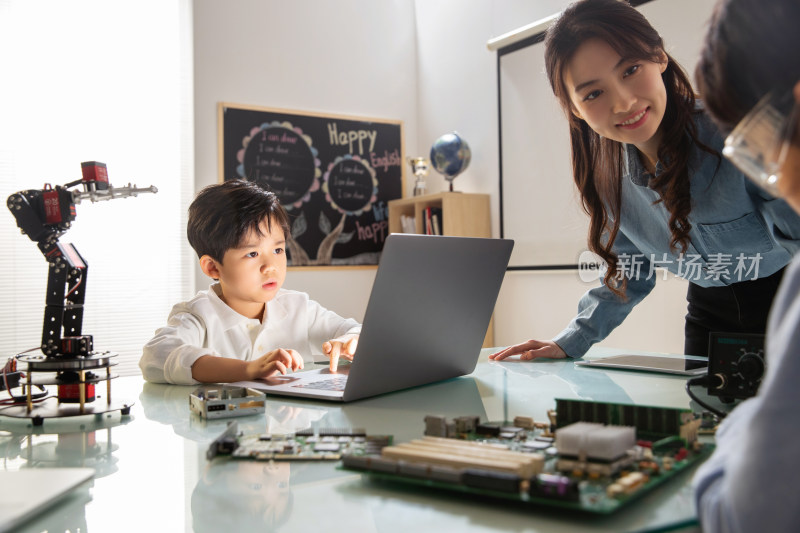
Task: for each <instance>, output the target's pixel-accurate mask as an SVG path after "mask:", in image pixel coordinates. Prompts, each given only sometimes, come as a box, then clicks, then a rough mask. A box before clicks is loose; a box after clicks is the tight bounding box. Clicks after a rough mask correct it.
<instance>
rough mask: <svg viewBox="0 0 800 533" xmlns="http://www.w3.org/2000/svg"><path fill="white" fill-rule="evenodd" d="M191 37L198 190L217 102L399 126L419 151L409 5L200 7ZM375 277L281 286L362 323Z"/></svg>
mask: <svg viewBox="0 0 800 533" xmlns="http://www.w3.org/2000/svg"><path fill="white" fill-rule="evenodd" d="M194 31H195V35H194V38H195V44H194V52H195V139H196V159H195V161H196V165H195V168H196V185H197V189H198V190H199V189H201V188H202V187H204V186H206V185H209V184H211V183H215V182H216V181H218V176H217V144H216V143H217V123H216V122H217V121H216V109H217V108H216V105H217V103H218V102H222V101H225V102H234V103H241V104H252V105H259V106H268V107H277V108H285V109H297V110H305V111H318V112H322V113H335V114H347V115H354V116H362V117H377V118H387V119H394V120H402V121H403V123H404V131H405V142H406V146H408V147H415V146H416V145H417V134H416V132H417V118H416V113H417V65H416V57H417V55H416V34H415V27H414V4H413V2H412V1H410V0H389V1H386V0H384V1H381V2H374V1H372V0H340V1H337V2H318V1H313V0H294V1H292V2H281V1H275V0H267V1H265V0H232V1H228V2H218V1H215V0H196V1H195V2H194ZM406 186H407V187H409V184H408V183H407V184H406ZM409 191H410V190H409ZM409 193H410V192H409ZM198 272H199V270H198ZM197 278H198V288H205V286H207V285H208V282H209V280H208V278H206V277H205V276H204V275H203V274H202V273H199V274H198V276H197ZM374 278H375V269H337V270H312V271H307V270H306V271H298V270H292V271H290V272H289V275H288V276H287V280H286V284H285V287H287V288H290V289H296V290H302V291H306V292H308V293H309V294H311V295H312V297H313V298H314V299H316V300H317V301H319V302H320V303H321V304H322V305H324V306H326V307H329V308H331V309H334V310H336V311H337V312H338V313H340V314H341V315H344V316H352V317H355V318H356V319H358V320H361V319H363V316H364V311H365V309H366V303H367V299H368V297H369V291H370V289H371V287H372V282H373V280H374Z"/></svg>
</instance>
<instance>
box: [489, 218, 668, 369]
mask: <svg viewBox="0 0 800 533" xmlns="http://www.w3.org/2000/svg"><path fill="white" fill-rule="evenodd" d="M614 251H615V253H616V254H617V255H618V256H627V257H636V261H637V262H638V264H639V265H640V268H639V275H638V276H637V275H634V276H633V277H631V278H630V279H628V286H627V289H626V291H625V296H626V298H620V297H619V296H617V295H616V294H614V293H613V292H612V291H611V289H609V288H608V287H607V286H606V285H605V284H602V285H600V286H599V287H595V288H593V289H590V290H589V291H587V292H586V293H585V294H584V295H583V296H582V297H581V299H580V301H579V302H578V315H577V316H576V317H575V318H573V319H572V321H571V322H570V323H569V325H568V326H567V327H566V328H564V330H563V331H561V333H559V334H558V335H556V336H555V337H554V338H553V339H552V340H550V341H540V340H533V339H531V340H529V341H527V342H523V343H520V344H517V345H515V346H511V347H509V348H506V349H505V350H502V351H500V352H497V353H494V354H492V355H490V356H489V358H490V359H494V360H502V359H505V358H506V357H510V356H512V355H521V357H520V358H521V359H535V358H540V357H546V358H563V357H565V356H569V357H576V358H577V357H583V355H584V354H585V353H586V352H587V351H589V348H591V347H592V345H593V344H595V343H597V342H600V341H601V340H603V339H605V338H606V337H607V336H608V335H609V334H610V333H611V332H612V331H613V330H614V328H616V327H617V326H619V325H620V324H621V323H622V322H623V321H624V320H625V318H626V317H627V316H628V314H630V312H631V310H632V309H633V307H634V306H635V305H636V304H638V303H639V302H641V301H642V300H643V299H644V298H645V297H646V296H647V295H648V294H650V291H652V290H653V287H654V286H655V283H656V280H655V274H654V275H653V276H651V277H650V279H647V277H648V274H649V273H650V261H649V259H648V258H646V257H645V256H644V254H642V253H641V252H640V251H639V249H638V248H636V246H634V245H633V243H632V242H631V241H630V240H629V239H628V238H627V237H626V236H625V234H623V233H622V231H620V232H619V233H617V238H616V240H615V241H614ZM576 275H577V274H576Z"/></svg>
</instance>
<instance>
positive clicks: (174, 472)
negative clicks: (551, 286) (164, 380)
mask: <svg viewBox="0 0 800 533" xmlns="http://www.w3.org/2000/svg"><path fill="white" fill-rule="evenodd" d="M492 351H493V350H491V349H489V350H484V351H483V352H482V353H481V358H480V360H479V363H478V365H477V367H476V369H475V371H474V372H473V373H472V374H470V375H467V376H463V377H460V378H456V379H451V380H448V381H445V382H441V383H436V384H432V385H427V386H423V387H417V388H414V389H410V390H406V391H401V392H396V393H391V394H386V395H383V396H378V397H374V398H369V399H365V400H360V401H357V402H353V403H348V404H339V403H326V402H320V401H314V400H300V399H292V400H288V399H286V398H279V397H274V398H271V397H268V400H267V407H266V413H264V414H260V415H251V416H245V417H238V418H230V419H218V420H211V421H207V420H204V419H202V418H200V417H198V416H197V415H195V414H192V413H191V412H190V410H189V399H188V398H189V394H190V393H191V392H192V391H194V390H195V388H196V387H184V386H176V385H158V384H152V383H145V382H144V381H143V380H142V379H141V378H140V377H125V378H119V379H117V380H114V396H115V398H116V399H125V398H127V399H128V400H130V401H132V402H134V403H133V406H132V408H131V415H130V416H127V417H122V416H120V415H119V413H118V412H117V413H110V414H105V415H102V416H89V417H74V418H63V419H56V420H48V421H46V422H45V424H44V425H43V426H36V427H34V426H32V425H31V424H30V423H29V422H27V421H25V420H18V419H8V418H7V417H2V416H0V449H2V450H3V458H2V460H3V466H2V468H3V469H5V470H19V469H25V468H44V467H64V466H89V467H91V468H94V469H95V471H96V474H95V479H94V482H93V485H92V486H91V487H90V488H89V489H88V490H84V491H76V492H75V494H73V495H72V496H71V497H70V498H69V499H67V500H66V501H64V502H62V503H61V504H59V505H57V506H55V507H53V508H51V509H50V510H49V511H47V512H45V513H43V514H42V515H41V516H40V517H39V518H37V519H36V520H34V521H32V522H31V523H29V524H28V525H27V526H26V527H24V528H23V529H22V531H42V530H48V531H67V530H68V531H72V532H75V531H81V532H83V531H198V532H200V531H217V532H218V531H225V530H230V531H237V530H238V531H245V530H246V528H252V529H254V530H273V529H274V530H279V531H304V532H307V531H309V530H313V529H317V530H322V531H353V532H362V531H380V532H395V531H397V532H401V531H402V532H403V533H406V532H407V531H409V530H411V531H434V530H439V531H455V530H457V531H466V532H473V531H481V532H485V531H500V530H503V531H509V530H513V531H525V532H545V531H553V532H561V531H564V532H566V531H570V532H572V531H577V530H580V531H614V532H620V531H647V530H650V531H667V530H675V529H678V528H683V529H688V530H692V529H694V528H695V527H696V523H695V521H694V516H695V515H694V510H693V507H692V500H691V490H690V487H689V482H690V479H691V474H690V473H688V472H687V473H684V474H681V475H680V476H678V477H677V479H673V480H671V481H670V482H668V483H666V484H665V485H664V486H662V487H659V488H658V489H657V490H656V491H654V492H653V493H652V494H648V495H646V496H645V497H643V498H642V499H641V500H640V501H638V502H637V503H635V504H634V505H632V506H630V507H629V508H627V509H623V510H621V511H619V512H618V513H617V514H614V515H612V516H607V517H603V516H601V517H598V516H593V515H587V516H583V515H579V514H575V513H571V512H565V511H563V510H561V511H559V510H553V509H548V508H542V507H530V506H523V505H519V504H515V503H514V502H504V501H497V500H489V499H485V498H477V497H474V496H471V495H461V494H450V493H441V492H434V491H431V490H419V489H417V488H415V487H413V486H397V485H395V484H389V483H380V482H377V481H371V480H370V479H368V478H367V477H365V476H362V475H360V474H358V473H353V472H350V471H344V470H340V469H338V468H337V463H336V462H291V463H289V462H257V461H234V460H226V459H217V460H215V461H213V462H209V461H207V460H206V451H207V450H208V448H209V445H210V444H211V442H212V441H213V440H214V439H216V438H217V437H218V436H219V435H220V434H221V433H222V432H223V431H224V430H225V429H226V427H227V423H228V422H229V421H230V420H235V421H236V422H237V424H238V426H239V430H240V431H241V432H243V433H244V434H261V433H273V434H275V433H293V432H295V431H298V430H301V429H306V428H330V427H358V428H364V429H366V430H367V433H369V434H373V435H378V434H390V435H393V436H394V440H395V442H404V441H408V440H411V439H415V438H420V437H421V436H422V434H423V432H424V427H425V426H424V418H425V416H426V415H429V414H436V415H444V416H447V417H454V416H462V415H478V416H479V417H480V418H481V420H511V419H513V418H514V417H515V416H518V415H519V416H529V417H533V418H534V419H535V420H543V419H546V412H547V410H548V409H553V408H554V407H555V398H575V399H588V400H597V401H604V402H621V403H634V404H639V405H657V406H663V407H678V408H687V407H689V398H688V396H686V394H685V392H684V390H683V387H684V384H685V380H686V378H683V377H678V376H669V375H660V374H644V373H634V372H626V371H619V370H603V369H597V368H585V367H584V368H582V367H577V366H575V365H574V364H573V362H572V361H567V360H560V361H556V360H546V361H542V360H540V361H536V362H520V361H504V362H493V361H489V360H488V357H487V356H488V354H489V353H491V352H492ZM614 353H620V351H619V350H617V351H614V350H608V349H603V348H595V349H593V350H592V351H591V352H590V354H589V355H588V356H587V357H599V356H603V355H612V354H614Z"/></svg>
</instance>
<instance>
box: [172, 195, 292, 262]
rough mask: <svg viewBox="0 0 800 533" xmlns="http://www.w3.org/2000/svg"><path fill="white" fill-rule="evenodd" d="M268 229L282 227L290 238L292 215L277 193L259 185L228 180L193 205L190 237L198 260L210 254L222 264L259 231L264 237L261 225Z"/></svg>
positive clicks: (258, 233) (199, 197) (196, 199)
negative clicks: (232, 252) (250, 234)
mask: <svg viewBox="0 0 800 533" xmlns="http://www.w3.org/2000/svg"><path fill="white" fill-rule="evenodd" d="M265 219H266V221H267V228H269V230H270V231H272V225H273V224H278V225H279V226H280V228H281V229H282V230H283V233H284V235H285V236H286V238H287V239H288V238H289V235H290V233H289V215H288V214H287V213H286V210H285V209H284V208H283V206H282V205H281V204H280V202H279V201H278V197H277V196H276V195H275V193H273V192H270V191H267V190H265V189H263V188H261V187H260V186H258V185H256V184H255V183H251V182H249V181H244V180H228V181H225V182H223V183H218V184H215V185H209V186H208V187H205V188H204V189H203V190H201V191H200V192H199V193H198V194H197V197H196V198H195V199H194V201H193V202H192V205H190V206H189V223H188V224H187V227H186V236H187V237H188V239H189V244H191V245H192V248H194V251H195V252H196V253H197V257H203V256H204V255H208V256H210V257H212V258H213V259H215V260H216V261H219V262H220V263H222V257H223V256H224V255H225V252H226V251H228V250H230V249H231V248H236V247H237V246H239V244H240V243H241V242H242V239H244V238H245V236H246V235H247V234H248V233H249V232H250V230H252V231H255V232H256V234H257V235H259V236H261V235H262V232H261V228H260V225H261V222H262V221H264V220H265Z"/></svg>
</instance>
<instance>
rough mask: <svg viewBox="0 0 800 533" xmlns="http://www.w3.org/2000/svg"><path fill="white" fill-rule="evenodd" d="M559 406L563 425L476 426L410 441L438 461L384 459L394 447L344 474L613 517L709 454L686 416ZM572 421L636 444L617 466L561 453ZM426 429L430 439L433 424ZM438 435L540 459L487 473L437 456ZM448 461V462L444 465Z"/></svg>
mask: <svg viewBox="0 0 800 533" xmlns="http://www.w3.org/2000/svg"><path fill="white" fill-rule="evenodd" d="M557 403H558V405H559V408H560V409H561V410H562V415H561V416H560V418H561V420H560V421H559V420H558V415H556V418H554V419H553V420H552V423H547V424H537V425H536V426H537V427H531V424H529V423H527V422H525V423H522V422H520V421H519V420H516V421H503V422H478V423H477V424H472V426H474V427H471V426H470V428H469V430H468V431H457V430H455V431H453V432H452V434H450V435H446V436H443V435H437V436H430V433H428V436H426V437H422V438H421V439H420V440H415V441H412V442H411V443H407V445H408V446H410V448H409V449H411V450H414V449H415V447H416V448H419V449H422V450H426V449H427V448H426V446H432V447H435V450H436V451H435V452H425V453H430V454H431V456H434V457H436V461H434V462H426V459H424V458H417V457H412V460H409V459H408V457H405V456H402V458H399V459H398V458H397V457H393V456H391V455H389V454H387V453H386V452H387V451H391V449H392V447H389V448H387V449H386V450H385V451H384V453H383V454H364V455H346V454H345V455H344V457H343V461H342V466H341V468H342V469H345V470H351V471H355V472H362V473H364V474H366V475H368V476H369V477H370V478H372V479H377V480H384V481H388V482H393V483H402V484H413V485H417V486H422V487H427V488H429V489H431V490H432V491H449V492H460V493H469V494H475V495H480V496H487V497H491V498H497V499H505V500H513V501H516V502H520V503H522V504H530V505H538V506H549V507H558V508H562V509H571V510H577V511H584V512H588V513H594V514H611V513H614V512H616V511H617V510H619V509H621V508H624V507H626V506H628V505H629V504H630V503H632V502H634V501H636V500H638V499H640V498H641V497H642V496H644V495H646V494H649V493H651V492H653V491H654V490H657V489H658V487H659V486H661V485H662V484H664V483H667V482H669V480H671V479H673V478H675V477H676V476H680V475H681V474H682V473H683V472H685V471H686V470H688V469H690V468H692V467H693V466H694V465H695V464H697V463H699V462H701V461H703V460H704V459H705V458H707V457H708V456H709V455H710V454H711V452H712V451H713V448H714V446H713V445H711V444H702V443H700V442H699V441H697V440H696V439H695V438H694V437H690V438H688V439H687V438H685V437H686V432H687V428H688V431H689V432H692V431H695V433H696V429H697V428H698V427H699V425H700V424H699V422H700V420H699V419H698V418H697V417H695V415H693V414H692V413H691V411H688V410H681V409H664V408H658V407H654V408H650V407H641V406H636V407H635V409H631V407H632V406H626V405H620V404H607V403H601V402H581V401H573V400H558V402H557ZM462 418H469V417H462ZM474 418H477V417H474ZM528 420H530V419H528ZM599 420H602V422H600V421H599ZM576 421H577V422H591V423H594V424H596V425H603V424H610V425H614V426H619V425H623V424H628V425H630V426H632V427H635V428H636V444H635V445H634V446H633V447H631V448H630V450H629V451H628V452H627V453H626V454H625V456H624V457H621V458H619V459H617V460H599V461H592V460H587V458H586V457H576V456H568V455H565V454H559V451H558V449H557V447H556V438H555V433H556V432H557V431H558V429H560V428H563V427H566V426H568V425H569V424H572V423H574V422H576ZM426 422H427V418H426ZM448 422H450V428H449V429H453V428H452V426H453V425H454V424H453V423H452V421H448ZM456 422H458V419H456ZM531 422H532V421H531ZM515 423H516V424H520V425H523V426H527V427H519V425H516V424H515ZM455 425H456V426H457V425H458V424H457V423H456V424H455ZM442 427H444V426H442ZM426 428H427V429H426V433H427V432H428V430H430V425H427V426H426ZM681 433H683V436H681ZM443 437H444V438H446V439H448V440H449V439H453V441H454V445H455V446H456V448H454V449H455V450H459V449H460V448H458V445H457V444H455V443H458V442H462V443H472V444H475V445H480V446H481V447H480V448H479V450H501V452H502V453H504V452H506V451H508V452H516V453H519V454H533V455H536V456H537V457H539V458H540V459H541V462H540V463H539V464H540V466H539V471H538V472H537V473H536V474H534V475H530V476H528V475H519V474H518V473H513V472H502V471H493V470H488V469H486V468H485V467H484V466H481V465H474V466H471V465H469V464H468V463H469V459H468V458H467V457H465V456H463V455H462V454H460V453H459V452H458V451H453V452H452V458H451V457H449V456H447V455H446V453H447V452H441V450H445V449H447V448H446V446H447V441H446V440H444V439H443ZM440 446H445V447H444V448H441V447H440ZM398 448H399V449H401V450H402V449H403V445H402V444H401V445H398ZM468 450H469V449H468ZM414 453H416V452H414ZM468 453H472V452H468ZM492 453H494V452H488V451H486V452H484V455H488V456H492ZM479 457H480V455H479ZM450 462H452V464H447V463H450ZM465 463H466V464H465Z"/></svg>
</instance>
